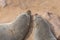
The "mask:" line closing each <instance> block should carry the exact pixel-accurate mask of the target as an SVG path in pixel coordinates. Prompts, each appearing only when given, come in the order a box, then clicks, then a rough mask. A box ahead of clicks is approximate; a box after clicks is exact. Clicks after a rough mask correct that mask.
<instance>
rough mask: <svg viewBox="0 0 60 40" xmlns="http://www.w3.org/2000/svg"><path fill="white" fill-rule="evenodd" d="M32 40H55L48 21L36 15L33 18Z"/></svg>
mask: <svg viewBox="0 0 60 40" xmlns="http://www.w3.org/2000/svg"><path fill="white" fill-rule="evenodd" d="M34 40H57V39H56V38H55V37H54V35H53V33H52V32H51V29H50V25H49V23H48V21H47V20H45V19H43V18H42V17H41V16H40V15H38V14H36V15H35V16H34Z"/></svg>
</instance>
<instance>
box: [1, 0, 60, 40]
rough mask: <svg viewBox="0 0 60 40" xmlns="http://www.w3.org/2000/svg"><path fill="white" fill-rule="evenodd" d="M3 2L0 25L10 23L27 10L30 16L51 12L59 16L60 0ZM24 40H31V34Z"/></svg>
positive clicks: (8, 0) (7, 0) (14, 0)
mask: <svg viewBox="0 0 60 40" xmlns="http://www.w3.org/2000/svg"><path fill="white" fill-rule="evenodd" d="M3 1H4V0H3ZM5 2H6V5H5V6H4V7H1V5H0V23H8V22H11V21H13V20H14V19H15V18H16V16H17V15H19V14H20V13H22V12H26V11H27V10H31V11H32V15H34V14H36V13H38V14H40V15H44V14H46V13H47V12H52V13H54V14H56V15H58V16H60V0H5ZM0 4H1V3H0ZM26 40H33V32H32V33H31V35H30V36H29V37H28V39H26Z"/></svg>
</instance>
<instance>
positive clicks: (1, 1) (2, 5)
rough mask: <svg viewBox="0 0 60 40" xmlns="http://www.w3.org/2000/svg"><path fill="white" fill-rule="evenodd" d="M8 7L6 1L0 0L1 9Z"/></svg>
mask: <svg viewBox="0 0 60 40" xmlns="http://www.w3.org/2000/svg"><path fill="white" fill-rule="evenodd" d="M6 5H7V3H6V0H0V7H2V8H3V7H5V6H6Z"/></svg>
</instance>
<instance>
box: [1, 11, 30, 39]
mask: <svg viewBox="0 0 60 40" xmlns="http://www.w3.org/2000/svg"><path fill="white" fill-rule="evenodd" d="M30 13H31V11H28V13H27V12H26V13H21V14H20V15H19V16H17V18H16V19H15V20H14V21H13V22H12V23H10V24H0V40H24V38H25V36H26V35H27V33H28V31H29V28H30V27H29V24H30V16H31V14H30Z"/></svg>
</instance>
